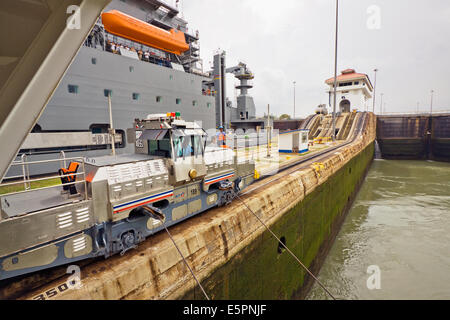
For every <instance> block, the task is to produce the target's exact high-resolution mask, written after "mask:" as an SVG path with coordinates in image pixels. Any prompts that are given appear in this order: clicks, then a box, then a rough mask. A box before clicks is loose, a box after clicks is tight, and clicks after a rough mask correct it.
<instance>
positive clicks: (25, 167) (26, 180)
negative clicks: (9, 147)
mask: <svg viewBox="0 0 450 320" xmlns="http://www.w3.org/2000/svg"><path fill="white" fill-rule="evenodd" d="M72 161H76V162H79V163H80V167H81V170H82V171H81V172H78V171H77V172H76V173H68V174H59V173H58V174H53V175H46V176H44V177H36V178H30V170H29V166H30V165H42V164H49V163H55V162H59V163H63V164H65V163H66V162H69V163H70V162H72ZM11 166H22V171H23V176H22V175H21V176H15V177H8V180H11V179H13V178H16V179H17V178H21V179H18V180H17V181H12V182H7V183H1V184H0V188H3V187H11V186H15V185H20V184H23V185H24V190H22V191H13V192H8V193H4V194H0V198H2V197H5V196H12V195H16V194H24V195H25V194H27V193H29V192H35V191H37V190H48V189H53V188H61V187H62V186H63V185H64V186H72V185H84V192H83V194H82V195H83V196H84V199H88V194H87V189H88V188H87V180H86V165H85V160H84V158H83V157H74V158H66V157H65V154H64V152H62V153H61V155H60V158H59V159H49V160H38V161H29V162H27V161H26V156H25V157H24V155H22V157H21V161H14V162H12V163H11ZM64 168H67V167H66V166H65V165H64ZM67 177H76V179H75V181H74V182H68V183H64V184H61V183H58V184H55V185H51V186H45V187H36V188H32V183H36V182H44V181H50V183H51V180H55V179H61V178H67ZM79 177H81V178H80V179H79Z"/></svg>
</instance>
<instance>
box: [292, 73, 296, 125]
mask: <svg viewBox="0 0 450 320" xmlns="http://www.w3.org/2000/svg"><path fill="white" fill-rule="evenodd" d="M295 83H296V82H295V81H294V117H293V118H292V119H295Z"/></svg>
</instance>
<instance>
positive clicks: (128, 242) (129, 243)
mask: <svg viewBox="0 0 450 320" xmlns="http://www.w3.org/2000/svg"><path fill="white" fill-rule="evenodd" d="M135 243H136V238H135V236H134V232H131V231H129V232H127V233H124V234H123V235H122V248H123V249H122V251H121V252H120V255H121V256H123V255H124V254H125V252H127V251H128V250H131V249H134V248H137V245H135Z"/></svg>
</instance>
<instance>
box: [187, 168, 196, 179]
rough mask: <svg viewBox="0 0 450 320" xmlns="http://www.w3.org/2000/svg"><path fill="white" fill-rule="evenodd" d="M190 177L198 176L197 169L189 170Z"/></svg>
mask: <svg viewBox="0 0 450 320" xmlns="http://www.w3.org/2000/svg"><path fill="white" fill-rule="evenodd" d="M189 177H190V178H191V179H195V178H197V170H195V169H191V170H189Z"/></svg>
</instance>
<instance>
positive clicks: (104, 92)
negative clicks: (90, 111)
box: [103, 89, 112, 97]
mask: <svg viewBox="0 0 450 320" xmlns="http://www.w3.org/2000/svg"><path fill="white" fill-rule="evenodd" d="M103 94H104V95H105V97H108V96H110V97H112V90H110V89H105V90H103Z"/></svg>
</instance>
